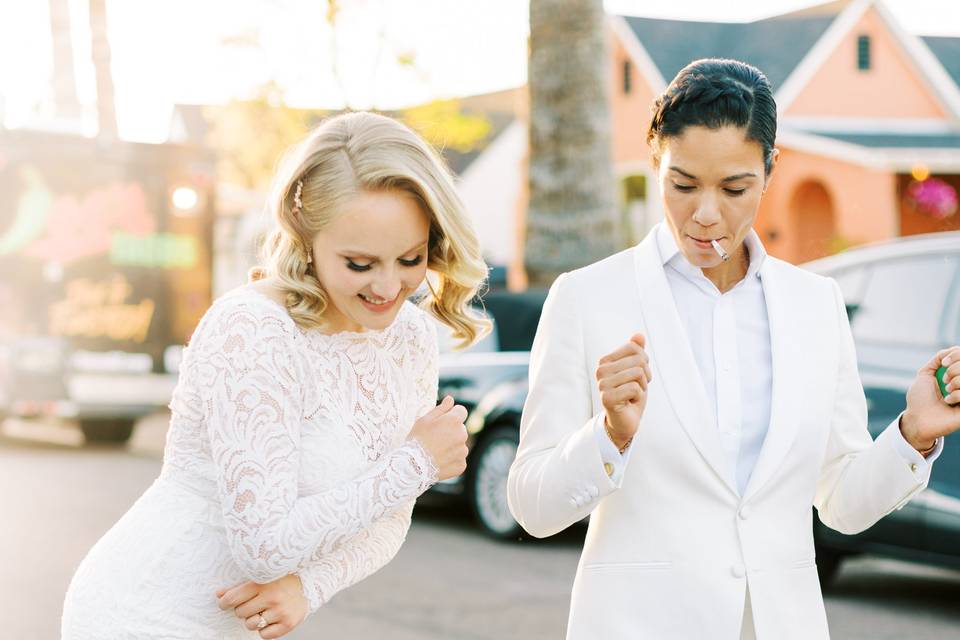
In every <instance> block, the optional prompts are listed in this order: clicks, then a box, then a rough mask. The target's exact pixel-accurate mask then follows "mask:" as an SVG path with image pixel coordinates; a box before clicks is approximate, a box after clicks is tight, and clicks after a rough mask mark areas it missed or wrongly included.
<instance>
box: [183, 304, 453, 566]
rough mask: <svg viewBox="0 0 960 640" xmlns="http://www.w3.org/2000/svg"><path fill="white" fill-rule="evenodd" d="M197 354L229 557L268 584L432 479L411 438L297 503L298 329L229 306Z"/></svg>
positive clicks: (256, 310) (273, 316)
mask: <svg viewBox="0 0 960 640" xmlns="http://www.w3.org/2000/svg"><path fill="white" fill-rule="evenodd" d="M221 306H222V307H226V308H225V309H220V311H219V313H218V315H217V317H216V318H215V322H210V323H208V326H207V327H206V330H205V332H204V335H203V336H201V337H200V340H202V342H203V344H202V346H201V345H196V344H195V345H194V346H196V347H199V348H198V349H197V351H199V354H198V356H197V367H198V370H199V372H200V381H201V387H202V393H203V394H204V396H205V397H204V401H205V417H206V422H207V429H208V437H209V440H210V449H211V456H212V459H213V463H214V465H215V467H216V473H217V484H218V489H219V497H220V500H221V505H222V509H223V517H224V525H225V527H226V533H227V539H228V543H229V545H230V551H231V554H232V555H233V557H234V560H235V561H236V562H237V564H238V565H239V566H240V568H241V569H242V570H243V572H244V573H245V574H247V575H248V576H249V578H250V579H252V580H255V581H258V582H270V581H272V580H276V579H278V578H280V577H282V576H285V575H287V574H290V573H294V572H296V571H297V570H298V569H299V568H301V567H303V566H305V565H306V564H307V563H309V561H310V559H311V557H313V556H314V554H315V553H329V552H330V551H332V550H333V549H335V548H336V547H337V546H338V545H340V544H341V543H343V542H344V541H345V540H347V539H349V538H351V537H353V536H355V535H357V534H358V533H360V532H361V531H363V530H364V529H366V528H367V527H369V526H370V525H371V524H372V523H373V522H374V521H376V520H377V519H379V518H382V517H384V516H385V515H387V514H388V513H390V512H391V511H393V510H395V509H397V508H399V507H402V506H405V505H407V504H409V503H410V502H411V501H413V500H414V499H415V498H416V497H417V496H419V495H420V494H421V493H423V492H424V491H425V490H426V489H427V488H428V487H429V486H430V485H431V484H432V483H433V482H434V481H435V478H436V473H435V470H434V468H433V464H432V461H431V460H430V458H429V456H428V455H427V453H426V452H425V451H424V450H423V448H422V447H421V446H420V445H419V443H417V442H415V441H413V440H410V441H407V442H406V443H404V444H403V445H402V446H400V447H399V448H397V449H395V450H394V451H392V452H391V453H389V454H387V455H385V456H383V457H382V458H381V459H380V460H378V461H377V462H376V463H375V464H374V465H373V466H372V467H371V468H370V469H369V470H368V471H367V472H366V473H364V474H363V475H362V476H360V477H357V478H355V479H353V480H351V481H349V482H346V483H343V484H341V485H338V486H336V487H335V488H333V489H330V490H327V491H323V492H321V493H317V494H314V495H311V496H306V497H302V498H298V496H297V478H298V465H299V459H300V453H299V447H300V422H301V415H302V407H301V395H300V388H299V383H298V380H299V379H300V375H301V373H300V372H301V370H300V368H299V365H298V363H297V361H296V358H295V354H296V350H295V345H294V341H295V328H294V326H293V323H292V321H291V320H290V319H289V317H286V316H285V315H284V314H283V312H282V310H275V311H274V310H270V311H267V310H265V309H264V308H261V307H260V306H259V305H237V304H233V305H230V304H224V305H221Z"/></svg>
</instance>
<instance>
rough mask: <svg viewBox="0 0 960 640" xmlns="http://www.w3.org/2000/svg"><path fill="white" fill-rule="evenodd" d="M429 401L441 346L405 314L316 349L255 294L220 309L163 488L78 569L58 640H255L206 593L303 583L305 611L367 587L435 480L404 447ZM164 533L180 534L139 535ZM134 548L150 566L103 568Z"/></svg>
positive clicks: (420, 455)
mask: <svg viewBox="0 0 960 640" xmlns="http://www.w3.org/2000/svg"><path fill="white" fill-rule="evenodd" d="M436 394H437V339H436V332H435V329H434V327H433V324H432V322H431V321H430V320H429V319H428V318H427V317H426V315H425V314H424V313H423V312H422V311H421V310H419V309H417V308H416V307H414V306H413V305H411V304H409V303H406V304H405V305H404V307H403V308H402V309H401V311H400V313H399V315H398V317H397V319H396V321H395V322H394V323H393V324H391V325H390V327H388V328H387V329H385V330H383V331H379V332H370V333H342V334H333V335H324V334H321V333H319V332H317V331H303V330H301V329H300V328H299V327H297V326H296V324H295V323H294V322H293V320H292V319H291V318H290V317H289V315H287V313H286V310H285V309H283V308H282V307H281V306H280V305H278V304H276V303H274V302H273V301H271V300H269V299H267V298H266V297H264V296H262V295H261V294H259V293H256V292H254V291H252V290H250V289H240V290H237V291H235V292H233V293H231V294H228V295H227V296H225V297H223V298H221V299H220V300H218V301H217V302H216V303H215V304H214V306H213V307H211V309H210V310H209V311H208V312H207V314H206V315H205V317H204V319H203V320H202V322H201V323H200V326H199V327H198V328H197V331H196V332H195V335H194V337H193V339H192V341H191V344H190V346H189V347H188V348H187V349H186V351H185V354H184V360H183V364H182V367H181V377H180V381H179V384H178V386H177V389H176V390H175V392H174V396H173V400H172V402H171V405H170V408H171V411H172V417H171V424H170V430H169V432H168V438H167V445H166V449H165V455H164V466H163V470H162V471H161V478H160V479H159V480H158V482H157V483H155V485H154V487H152V488H151V490H150V491H148V493H147V494H145V495H144V496H143V497H142V498H141V499H140V500H139V501H138V502H137V504H136V505H134V507H133V508H132V509H131V511H130V512H128V515H127V516H125V517H124V519H122V520H121V521H120V522H118V523H117V525H115V526H114V528H113V529H111V531H110V532H108V534H107V535H106V536H104V538H103V539H101V541H100V542H99V543H98V545H97V547H95V550H96V551H97V552H96V553H94V552H93V551H91V554H90V555H89V556H88V557H87V559H85V560H84V563H83V564H82V565H81V568H80V569H79V570H78V572H77V574H76V576H75V577H74V581H73V583H72V584H71V587H70V590H69V591H68V594H67V600H66V602H65V605H64V624H63V632H64V633H63V637H64V638H112V637H117V638H120V637H124V638H125V637H138V638H150V637H190V638H207V637H210V638H247V637H256V634H254V635H253V636H250V635H249V632H247V631H246V630H245V629H243V628H242V627H237V625H236V624H235V622H234V620H235V619H234V620H230V618H231V617H232V614H231V613H230V612H220V611H219V610H218V609H217V608H216V599H215V598H214V597H213V595H212V593H213V591H214V590H215V589H216V588H220V587H224V586H232V585H233V584H236V583H237V582H240V581H243V580H247V579H250V580H255V581H258V582H267V581H271V580H275V579H277V578H280V577H282V576H284V575H287V574H290V573H298V574H299V576H300V578H301V581H302V583H303V591H304V594H305V595H306V597H307V599H308V600H309V601H310V607H311V611H315V610H316V609H317V608H318V607H320V606H321V605H322V604H323V603H325V602H328V601H329V599H330V598H331V597H333V595H334V594H335V593H337V592H338V591H340V590H342V589H344V588H346V587H348V586H350V585H352V584H355V583H356V582H357V581H359V580H361V579H363V578H365V577H367V576H368V575H370V574H371V573H373V572H375V571H376V570H377V569H379V568H380V567H382V566H383V565H384V564H386V563H387V562H389V560H390V559H391V558H393V556H394V555H395V554H396V553H397V551H398V550H399V548H400V546H401V545H402V543H403V540H404V538H405V536H406V532H407V530H408V528H409V526H410V514H411V512H412V509H413V503H414V500H415V499H416V498H417V496H419V495H420V494H421V493H423V491H425V490H426V489H427V488H428V487H429V486H430V485H431V484H433V483H434V482H435V481H436V478H437V470H436V468H435V467H434V466H433V463H432V461H431V459H430V457H429V456H428V455H427V454H426V452H425V451H424V450H423V448H422V447H421V446H420V444H419V443H418V442H416V441H413V440H408V439H407V438H408V436H409V432H410V429H411V427H412V426H413V423H414V421H415V420H416V418H418V417H419V416H421V415H423V414H424V413H426V412H427V411H429V410H430V409H432V408H433V407H434V406H435V404H436ZM184 492H186V493H184ZM174 493H177V494H178V495H181V496H182V495H189V496H190V499H189V500H183V499H178V498H171V496H173V495H174ZM134 512H136V513H134ZM131 513H134V515H133V516H131V515H130V514H131ZM173 522H180V523H184V522H189V523H191V524H190V526H181V527H179V528H177V529H175V530H174V529H169V532H168V534H167V535H164V536H159V535H158V536H145V532H144V528H145V527H147V526H148V525H149V524H150V523H153V524H152V526H155V527H158V528H163V527H165V526H167V525H170V524H171V523H173ZM144 539H146V540H147V541H148V543H149V545H151V546H149V547H148V548H145V549H142V550H141V553H140V554H138V555H137V557H138V558H140V557H141V556H142V557H143V558H147V557H149V558H151V559H152V560H151V561H150V562H146V561H144V562H139V561H138V562H132V563H129V562H128V563H124V562H116V561H113V560H111V559H112V558H115V557H116V554H115V552H116V551H120V550H121V549H134V548H137V547H138V545H139V544H140V543H139V542H138V541H140V540H144ZM152 545H156V546H152ZM201 554H202V555H201ZM158 556H159V557H158ZM117 573H122V574H124V576H125V577H124V579H122V580H120V579H118V576H117V575H116V574H117ZM114 584H124V585H126V589H127V593H126V594H123V596H124V597H123V600H122V601H123V602H125V603H126V605H125V606H124V607H119V608H118V607H114V606H112V605H110V604H108V603H109V601H110V594H112V593H113V592H114V591H116V589H114V588H113V587H112V585H114ZM137 585H141V586H144V585H146V586H149V589H148V591H144V592H141V590H139V589H138V588H137ZM120 595H121V594H119V593H118V594H117V596H118V597H119V596H120ZM118 609H120V610H118ZM148 612H149V615H148ZM143 620H151V621H152V622H151V625H150V626H149V627H144V626H143V625H142V624H141V621H143ZM163 620H173V621H176V624H177V625H179V626H176V627H175V626H174V623H173V622H171V623H169V625H168V627H166V628H165V627H164V626H163V625H164V624H165V623H164V622H162V621H163ZM111 629H117V630H118V631H117V633H116V634H114V635H111V631H110V630H111ZM181 633H182V635H180V634H181Z"/></svg>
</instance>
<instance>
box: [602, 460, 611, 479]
mask: <svg viewBox="0 0 960 640" xmlns="http://www.w3.org/2000/svg"><path fill="white" fill-rule="evenodd" d="M603 470H604V471H606V472H607V477H613V463H612V462H604V463H603Z"/></svg>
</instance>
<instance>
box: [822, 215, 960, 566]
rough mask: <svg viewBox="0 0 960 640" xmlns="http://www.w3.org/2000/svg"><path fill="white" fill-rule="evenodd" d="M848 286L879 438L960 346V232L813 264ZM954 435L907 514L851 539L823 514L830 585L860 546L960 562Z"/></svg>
mask: <svg viewBox="0 0 960 640" xmlns="http://www.w3.org/2000/svg"><path fill="white" fill-rule="evenodd" d="M804 267H805V268H807V269H810V270H811V271H814V272H816V273H820V274H823V275H828V276H830V277H832V278H834V279H835V280H836V281H837V283H838V284H839V285H840V289H841V290H842V291H843V297H844V300H845V302H846V305H847V314H848V315H849V316H850V325H851V328H852V330H853V338H854V341H855V342H856V346H857V360H858V366H859V370H860V378H861V380H862V382H863V387H864V391H865V393H866V396H867V407H868V412H869V418H868V428H869V429H870V434H871V435H872V436H874V437H876V436H877V435H879V433H880V432H881V431H882V430H883V429H884V428H886V426H887V425H888V424H890V422H892V421H893V420H894V419H895V418H896V417H897V416H898V415H899V414H900V412H901V411H903V409H904V407H905V406H906V392H907V389H908V388H909V387H910V383H911V382H912V381H913V378H914V376H915V375H916V372H917V370H918V369H919V368H920V367H921V366H923V365H924V364H925V363H926V362H927V361H928V360H929V359H930V357H931V356H932V355H933V354H934V353H936V352H937V351H939V350H940V349H943V348H945V347H948V346H950V345H954V344H960V233H956V232H950V233H939V234H929V235H924V236H912V237H907V238H901V239H898V240H894V241H891V242H884V243H881V244H876V245H871V246H865V247H861V248H857V249H853V250H850V251H846V252H844V253H841V254H838V255H836V256H832V257H829V258H824V259H822V260H817V261H815V262H811V263H808V264H806V265H804ZM957 444H958V443H957V442H956V437H953V438H949V439H948V441H947V443H946V446H945V447H944V449H943V453H942V454H941V456H940V458H939V459H938V460H937V462H936V463H935V464H934V465H933V473H932V474H931V476H930V484H929V486H928V487H927V489H926V490H924V491H922V492H921V493H920V494H918V495H917V496H916V497H915V498H914V499H913V500H911V501H910V502H909V503H907V505H906V506H904V507H903V508H902V509H900V510H899V511H894V512H893V513H891V514H890V515H888V516H887V517H885V518H883V519H882V520H880V522H878V523H877V524H875V525H874V526H873V527H871V528H870V529H868V530H867V531H864V532H863V533H860V534H857V535H853V536H847V535H843V534H840V533H837V532H836V531H833V530H832V529H829V528H827V527H825V526H824V525H822V524H821V523H820V521H819V519H817V518H814V541H815V543H816V547H817V568H818V570H819V573H820V579H821V582H823V583H824V584H827V583H829V581H830V579H831V578H832V577H833V576H834V575H835V574H836V572H837V569H838V568H839V566H840V563H841V561H842V560H843V559H844V558H846V557H849V556H850V555H853V554H857V553H864V552H868V553H874V554H878V555H883V556H889V557H895V558H901V559H905V560H914V561H919V562H923V563H927V564H934V565H940V566H952V567H957V568H960V447H958V446H957Z"/></svg>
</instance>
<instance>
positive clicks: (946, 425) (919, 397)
mask: <svg viewBox="0 0 960 640" xmlns="http://www.w3.org/2000/svg"><path fill="white" fill-rule="evenodd" d="M940 367H944V368H946V370H947V371H946V387H947V395H946V396H943V395H941V393H940V387H939V384H938V383H937V379H936V372H937V370H938V369H939V368H940ZM900 428H901V431H902V433H903V437H904V438H906V440H907V442H909V443H910V444H911V445H912V446H913V447H914V448H915V449H917V450H919V451H925V450H927V449H929V448H930V447H932V446H933V444H934V442H935V441H936V439H937V438H940V437H943V436H947V435H950V434H951V433H953V432H954V431H957V430H958V429H960V346H955V347H950V348H949V349H944V350H943V351H941V352H939V353H938V354H937V355H935V356H934V357H933V358H932V359H931V360H930V361H929V362H928V363H927V364H925V365H924V366H923V367H921V368H920V371H918V372H917V377H916V378H915V379H914V381H913V384H911V385H910V390H909V391H907V410H906V411H904V413H903V418H902V419H901V422H900Z"/></svg>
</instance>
